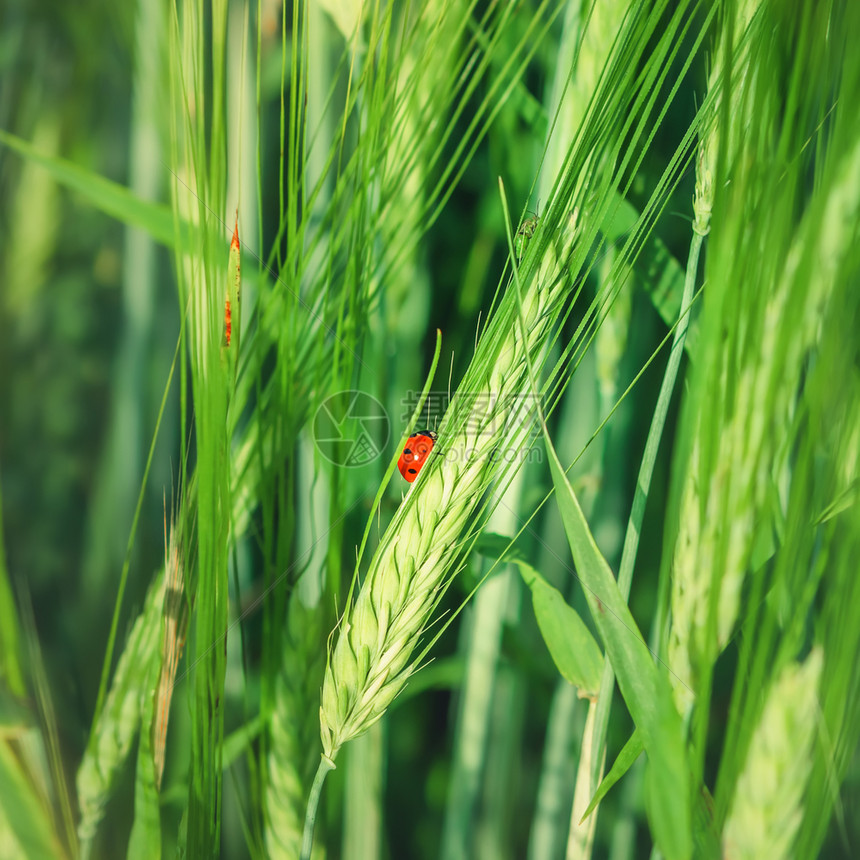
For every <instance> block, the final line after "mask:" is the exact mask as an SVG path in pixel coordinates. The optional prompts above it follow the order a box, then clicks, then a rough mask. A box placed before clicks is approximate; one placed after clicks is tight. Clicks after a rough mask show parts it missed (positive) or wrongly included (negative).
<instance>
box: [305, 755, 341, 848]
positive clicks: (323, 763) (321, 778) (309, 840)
mask: <svg viewBox="0 0 860 860" xmlns="http://www.w3.org/2000/svg"><path fill="white" fill-rule="evenodd" d="M336 766H337V765H335V763H334V762H333V761H332V760H331V759H330V758H329V757H328V756H327V755H322V756H320V766H319V767H318V768H317V774H316V776H315V777H314V784H313V785H312V786H311V793H310V796H309V797H308V811H307V813H306V814H305V832H304V835H303V836H302V857H301V860H310V858H311V849H312V848H313V847H314V824H315V823H316V820H317V807H318V806H319V802H320V794H322V787H323V783H324V782H325V778H326V777H327V776H328V772H329V771H330V770H334V769H335V767H336Z"/></svg>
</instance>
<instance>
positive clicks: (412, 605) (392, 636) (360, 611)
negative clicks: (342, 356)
mask: <svg viewBox="0 0 860 860" xmlns="http://www.w3.org/2000/svg"><path fill="white" fill-rule="evenodd" d="M574 231H575V228H574V227H573V226H571V227H570V228H569V229H568V230H567V231H565V232H564V234H563V236H562V237H561V243H560V244H561V246H562V248H561V253H559V254H558V255H556V253H555V252H554V250H553V249H552V248H550V249H549V250H548V252H547V254H546V256H545V258H544V262H543V264H542V266H541V269H540V271H539V273H538V275H537V278H536V280H535V281H534V282H533V283H532V284H531V286H530V287H529V288H528V289H527V290H526V292H525V294H524V296H523V299H522V305H521V307H520V308H519V309H518V308H517V296H516V292H515V291H514V290H513V289H511V290H509V291H508V293H507V294H506V297H505V299H504V301H503V303H502V305H501V306H500V309H499V313H498V314H497V316H496V317H495V319H494V320H493V321H492V322H491V324H490V326H489V327H488V329H487V332H486V334H485V335H484V337H483V338H482V340H481V343H480V344H479V347H478V351H477V353H476V355H475V357H474V359H473V361H472V364H471V366H470V370H469V372H468V373H467V374H466V377H465V379H464V381H463V384H462V385H461V388H460V390H459V391H458V393H457V395H455V397H454V398H453V400H452V403H451V406H450V408H449V411H448V413H447V414H446V417H445V419H444V420H443V421H442V424H441V426H440V427H439V442H438V443H437V448H438V452H439V453H438V455H437V456H434V457H432V458H431V460H430V462H428V464H427V466H425V468H424V469H423V470H422V472H421V474H420V475H419V477H418V479H417V480H416V481H415V483H414V484H413V485H412V488H411V490H410V491H409V494H408V495H407V497H406V499H405V501H404V502H403V504H402V505H401V508H400V510H399V511H398V513H397V515H396V516H395V518H394V520H393V522H392V523H391V525H390V526H389V528H388V529H387V530H386V532H385V534H384V535H383V537H382V540H381V542H380V544H379V547H378V548H377V550H376V552H375V553H374V555H373V558H372V559H371V562H370V568H369V570H368V572H367V576H366V579H365V581H364V583H363V585H362V587H361V588H360V590H359V591H358V594H357V596H356V597H355V599H354V600H353V601H352V602H351V603H350V604H349V605H347V607H346V610H345V611H344V613H343V617H342V618H341V621H340V625H339V629H338V630H337V640H336V642H335V644H334V647H333V648H332V649H331V653H330V655H329V661H328V666H327V668H326V673H325V681H324V683H323V690H322V704H321V706H320V735H321V738H322V744H323V752H324V755H325V756H326V757H327V758H328V759H329V760H330V761H331V762H332V763H333V761H334V758H335V756H336V755H337V753H338V750H339V749H340V748H341V746H343V744H345V743H346V742H347V741H349V740H351V739H352V738H355V737H358V736H359V735H361V734H362V733H364V732H365V731H367V730H368V729H369V728H370V727H371V726H372V725H373V724H374V723H375V722H376V721H377V720H378V719H379V718H380V717H381V716H382V715H383V714H384V713H385V711H386V709H387V708H388V706H389V705H390V704H391V702H392V700H393V699H394V697H395V696H397V694H398V693H399V692H400V691H401V690H402V689H403V686H404V685H405V684H406V682H407V680H408V679H409V676H410V675H411V674H412V673H413V672H414V671H415V669H416V663H417V662H418V660H413V652H414V651H415V648H416V646H417V644H418V642H419V639H420V637H421V634H422V633H423V631H424V630H425V628H426V626H427V623H428V621H429V620H430V616H431V614H432V613H433V610H434V609H435V608H436V606H437V604H438V602H439V600H440V599H441V597H442V595H443V594H444V592H445V590H446V588H447V587H448V585H449V584H450V582H451V577H452V576H453V573H452V572H451V571H452V569H455V561H456V560H457V558H458V556H459V555H460V553H461V550H462V543H461V541H462V539H463V536H464V534H465V533H466V532H467V531H468V530H469V529H470V528H472V527H473V526H474V522H475V518H476V515H477V512H478V509H479V507H480V505H481V502H482V498H483V495H484V492H485V490H486V489H487V487H488V485H489V484H490V482H491V481H492V479H493V476H494V472H495V471H496V469H497V468H498V465H499V464H498V463H497V462H494V458H493V456H492V455H493V453H494V452H495V451H496V450H497V448H498V446H499V445H500V444H501V443H502V442H503V440H505V441H507V439H508V438H509V434H510V432H511V429H510V423H511V422H512V421H513V420H516V410H517V407H518V406H519V405H520V403H519V401H518V398H519V397H520V395H521V393H522V391H523V390H525V387H526V382H527V374H528V361H529V360H530V361H531V362H532V363H534V362H536V360H537V357H538V355H539V354H540V352H541V351H542V350H543V349H544V347H545V346H546V344H547V342H548V340H549V337H550V333H551V331H552V322H553V320H554V318H555V313H556V310H555V309H557V307H558V304H559V299H560V298H561V297H562V294H563V290H564V289H565V281H564V279H563V278H559V277H558V274H559V271H560V269H561V267H560V266H559V264H558V262H557V261H558V260H559V259H566V257H567V254H569V253H570V249H571V248H572V244H573V236H574ZM518 312H521V313H522V320H521V321H519V320H517V314H518ZM521 323H522V324H521ZM524 334H525V337H524V336H523V335H524ZM517 432H520V431H517ZM418 659H420V657H419V658H418Z"/></svg>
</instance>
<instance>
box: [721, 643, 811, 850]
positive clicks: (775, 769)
mask: <svg viewBox="0 0 860 860" xmlns="http://www.w3.org/2000/svg"><path fill="white" fill-rule="evenodd" d="M823 665H824V652H823V650H822V649H821V648H820V647H818V648H815V649H814V650H813V651H812V653H810V655H809V656H808V657H807V658H806V661H805V662H803V663H791V664H789V665H788V666H786V667H785V668H784V669H783V670H782V672H781V673H780V675H779V677H778V678H777V680H776V682H775V683H774V685H773V687H772V688H771V690H770V693H769V694H768V697H767V701H766V702H765V706H764V711H763V712H762V715H761V720H760V721H759V724H758V726H757V728H756V730H755V733H754V734H753V736H752V740H751V742H750V746H749V752H748V754H747V760H746V764H745V766H744V769H743V772H742V773H741V775H740V778H739V779H738V783H737V789H736V790H735V797H734V800H733V802H732V808H731V811H730V813H729V817H728V820H727V821H726V826H725V830H724V831H723V849H724V856H725V857H732V858H734V860H746V858H749V860H755V858H759V857H768V858H772V860H781V858H783V857H792V856H794V855H793V853H792V847H793V844H794V840H795V837H796V836H797V832H798V830H799V828H800V824H801V822H802V821H803V803H802V801H803V795H804V792H805V790H806V784H807V782H808V780H809V775H810V773H811V772H812V764H813V755H812V752H813V741H814V739H815V725H816V720H817V714H818V683H819V680H820V678H821V670H822V668H823Z"/></svg>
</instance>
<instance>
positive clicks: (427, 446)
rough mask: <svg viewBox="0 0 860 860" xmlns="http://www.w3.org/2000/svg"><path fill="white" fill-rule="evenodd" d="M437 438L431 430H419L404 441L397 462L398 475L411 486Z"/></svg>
mask: <svg viewBox="0 0 860 860" xmlns="http://www.w3.org/2000/svg"><path fill="white" fill-rule="evenodd" d="M437 438H438V436H437V435H436V434H435V433H434V432H433V431H432V430H419V431H418V432H417V433H413V434H412V435H411V436H410V437H409V439H407V440H406V447H405V448H404V449H403V453H402V454H401V455H400V459H399V460H398V461H397V468H398V469H400V474H401V475H403V477H404V478H406V480H407V481H409V483H410V484H411V483H412V482H413V481H414V480H415V479H416V478H417V477H418V473H419V472H420V471H421V468H422V467H423V465H424V464H425V463H426V462H427V458H428V457H429V455H430V452H431V451H432V450H433V446H434V445H435V444H436V439H437Z"/></svg>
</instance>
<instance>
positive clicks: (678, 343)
mask: <svg viewBox="0 0 860 860" xmlns="http://www.w3.org/2000/svg"><path fill="white" fill-rule="evenodd" d="M704 238H705V237H704V235H703V234H701V233H698V232H695V233H694V234H693V241H692V242H691V244H690V254H689V257H688V258H687V273H686V278H685V280H684V294H683V296H682V298H681V318H680V319H679V320H678V327H677V328H676V329H675V337H674V338H673V340H672V351H671V353H670V354H669V363H668V364H667V365H666V373H665V375H664V376H663V382H662V384H661V386H660V395H659V397H658V398H657V406H656V407H655V408H654V417H653V418H652V420H651V427H650V429H649V430H648V439H647V441H646V442H645V452H644V454H643V455H642V463H641V465H640V467H639V477H638V479H637V481H636V492H635V494H634V496H633V506H632V508H631V510H630V519H629V520H628V522H627V533H626V534H625V536H624V549H623V551H622V553H621V566H620V568H619V571H618V588H619V589H620V591H621V594H622V596H623V597H624V599H625V600H627V598H628V597H629V595H630V585H631V583H632V581H633V565H634V563H635V561H636V552H637V550H638V549H639V535H640V530H641V528H642V520H643V518H644V517H645V506H646V503H647V501H648V491H649V489H650V487H651V478H652V476H653V474H654V465H655V463H656V462H657V450H658V448H659V447H660V439H661V437H662V435H663V427H664V426H665V424H666V415H667V413H668V411H669V402H670V401H671V399H672V393H673V391H674V390H675V381H676V379H677V376H678V368H679V367H680V365H681V356H682V355H683V353H684V341H685V340H686V337H687V329H688V328H689V325H690V316H689V305H690V302H691V301H692V299H693V292H694V289H695V284H696V271H697V270H698V267H699V254H700V252H701V250H702V242H703V240H704ZM614 683H615V672H614V670H613V668H612V664H611V663H610V662H609V659H608V658H607V659H606V660H605V662H604V664H603V680H602V681H601V685H600V690H601V696H600V699H599V701H598V707H597V720H596V722H597V726H596V727H595V731H594V750H595V753H596V754H595V756H594V765H595V768H596V769H601V768H602V756H600V755H598V754H597V753H599V751H600V750H602V749H603V747H604V744H605V743H606V730H607V726H608V725H609V710H610V706H611V704H612V696H611V694H610V693H609V691H610V690H611V689H612V685H613V684H614ZM600 776H601V774H600V772H599V770H598V771H597V772H595V773H594V780H593V782H592V785H594V786H597V785H598V784H599V782H600ZM596 811H597V810H595V813H596Z"/></svg>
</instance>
